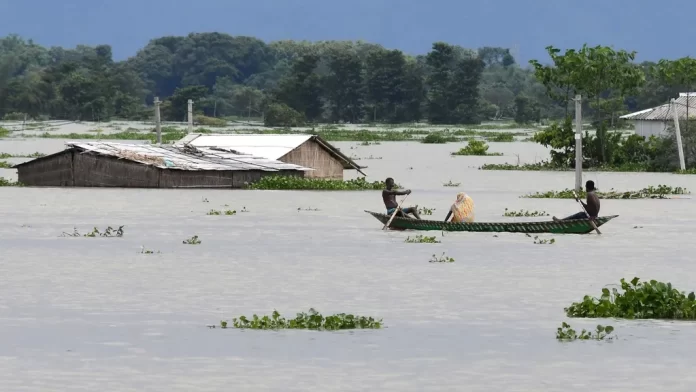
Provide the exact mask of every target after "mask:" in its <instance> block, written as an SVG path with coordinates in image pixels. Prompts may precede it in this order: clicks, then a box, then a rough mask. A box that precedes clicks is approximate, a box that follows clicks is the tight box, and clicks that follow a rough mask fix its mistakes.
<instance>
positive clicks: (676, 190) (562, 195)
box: [520, 185, 691, 199]
mask: <svg viewBox="0 0 696 392" xmlns="http://www.w3.org/2000/svg"><path fill="white" fill-rule="evenodd" d="M690 193H691V192H689V191H688V190H686V188H682V187H671V186H667V185H658V186H649V187H647V188H643V189H640V190H637V191H615V190H614V189H613V188H612V189H610V190H609V191H608V192H600V191H597V192H596V194H597V196H599V198H600V199H669V196H670V195H686V194H690ZM586 196H587V194H586V193H585V191H581V192H579V193H578V197H580V198H584V197H586ZM520 197H523V198H529V199H573V198H575V195H574V194H573V190H572V189H568V188H566V189H564V190H561V191H547V192H536V193H530V194H527V195H524V196H520Z"/></svg>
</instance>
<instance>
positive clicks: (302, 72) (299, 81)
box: [275, 55, 322, 121]
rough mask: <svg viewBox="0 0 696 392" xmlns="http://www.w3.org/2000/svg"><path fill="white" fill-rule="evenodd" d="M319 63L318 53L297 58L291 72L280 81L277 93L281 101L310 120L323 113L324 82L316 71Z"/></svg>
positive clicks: (314, 119)
mask: <svg viewBox="0 0 696 392" xmlns="http://www.w3.org/2000/svg"><path fill="white" fill-rule="evenodd" d="M318 64H319V57H318V56H316V55H306V56H302V57H300V58H299V59H297V60H296V61H295V62H294V63H293V66H292V70H291V71H290V74H289V75H288V76H286V77H285V78H283V80H281V81H280V83H279V85H278V91H277V92H276V94H275V95H276V99H277V100H278V101H279V102H282V103H285V104H286V105H287V106H289V107H291V108H292V109H294V110H295V111H297V112H299V113H302V114H303V115H304V116H305V118H306V119H307V120H309V121H316V120H317V119H319V117H320V116H321V115H322V102H321V92H322V83H321V78H320V77H319V75H317V74H316V72H315V71H316V69H317V66H318Z"/></svg>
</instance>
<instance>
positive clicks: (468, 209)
mask: <svg viewBox="0 0 696 392" xmlns="http://www.w3.org/2000/svg"><path fill="white" fill-rule="evenodd" d="M450 216H451V217H452V220H451V221H450V222H452V223H472V222H473V221H474V200H473V199H472V198H471V197H469V195H467V194H466V193H464V192H459V193H457V201H455V202H454V204H452V207H450V210H449V212H448V213H447V217H446V218H445V222H447V221H448V220H449V219H450Z"/></svg>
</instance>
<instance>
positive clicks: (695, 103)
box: [620, 92, 696, 137]
mask: <svg viewBox="0 0 696 392" xmlns="http://www.w3.org/2000/svg"><path fill="white" fill-rule="evenodd" d="M687 98H688V103H689V107H688V113H689V119H690V120H696V92H694V93H679V98H677V99H675V103H676V106H677V114H678V115H679V119H680V120H686V113H687V105H686V104H687ZM620 118H623V119H625V120H629V121H631V122H632V123H633V125H634V126H635V132H636V135H640V136H645V137H650V136H653V135H655V136H666V135H667V128H668V127H669V126H671V125H673V124H674V112H672V105H671V104H669V103H668V104H664V105H660V106H657V107H654V108H650V109H645V110H641V111H639V112H635V113H630V114H627V115H625V116H621V117H620Z"/></svg>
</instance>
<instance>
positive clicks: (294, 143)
mask: <svg viewBox="0 0 696 392" xmlns="http://www.w3.org/2000/svg"><path fill="white" fill-rule="evenodd" d="M174 145H175V146H177V147H184V146H193V147H196V148H222V149H225V150H231V151H236V152H238V153H241V154H249V155H253V156H257V157H263V158H267V159H274V160H278V161H282V162H286V163H292V164H295V165H299V166H304V167H308V168H311V169H314V170H312V171H311V172H305V176H306V177H315V178H327V179H340V180H342V179H343V171H344V170H351V169H355V170H357V171H358V172H359V173H360V174H362V175H365V173H363V172H362V171H361V170H360V169H365V168H366V167H365V166H359V165H358V164H356V163H355V162H354V161H353V160H352V159H350V158H349V157H347V156H346V155H344V154H343V153H341V151H339V150H338V149H337V148H336V147H334V146H332V145H331V144H329V143H328V142H326V141H325V140H323V139H322V138H320V137H319V136H315V135H304V134H302V135H244V134H223V135H211V134H190V135H187V136H185V137H184V138H183V139H181V140H179V141H178V142H176V143H175V144H174Z"/></svg>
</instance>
